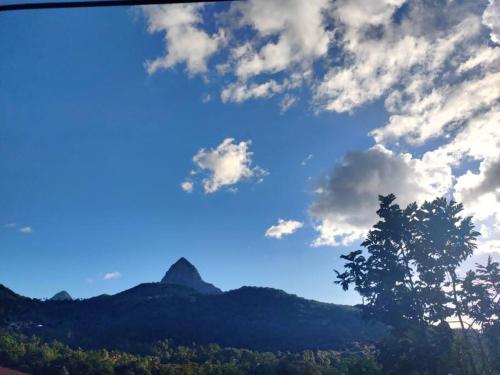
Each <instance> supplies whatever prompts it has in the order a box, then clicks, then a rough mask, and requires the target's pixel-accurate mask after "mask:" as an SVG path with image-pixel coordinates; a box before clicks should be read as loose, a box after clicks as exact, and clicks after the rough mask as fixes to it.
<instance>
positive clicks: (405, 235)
mask: <svg viewBox="0 0 500 375" xmlns="http://www.w3.org/2000/svg"><path fill="white" fill-rule="evenodd" d="M395 199H396V197H395V196H394V195H393V194H390V195H388V196H380V197H379V201H380V207H379V209H378V211H377V215H378V216H379V218H380V220H379V221H378V222H377V223H376V224H375V225H374V226H373V228H372V229H371V230H370V231H369V233H368V235H367V237H366V239H365V241H364V242H363V243H362V244H361V246H362V247H364V250H356V251H353V252H351V253H349V254H347V255H342V256H341V258H343V259H345V260H346V261H347V262H346V263H345V265H344V267H345V271H344V272H342V273H340V272H338V271H336V272H337V281H336V282H337V283H338V284H340V285H341V286H342V287H343V289H344V290H347V289H348V288H349V286H350V285H354V289H355V290H356V291H357V292H358V293H360V295H361V296H362V298H363V305H362V312H363V315H364V316H365V317H366V318H368V319H370V320H377V321H381V322H383V323H385V324H386V325H387V326H388V327H389V329H390V332H391V334H392V335H394V337H395V338H396V340H397V341H398V344H397V345H396V346H398V345H402V344H403V343H405V345H406V348H407V349H408V350H407V352H406V353H405V354H404V357H405V358H407V362H408V363H409V365H410V366H414V367H415V368H416V369H417V370H418V371H421V372H424V373H425V372H429V373H432V372H433V371H435V370H436V368H437V366H441V365H440V364H439V363H440V362H441V359H442V358H443V357H447V356H449V355H450V353H444V352H443V350H442V349H443V348H450V350H451V342H452V340H453V335H451V334H443V333H444V332H451V331H450V328H449V325H448V323H447V319H448V318H450V317H452V316H454V315H456V316H458V318H459V320H460V321H461V322H462V329H463V330H464V332H465V326H464V324H463V319H462V314H463V312H462V309H461V301H460V297H459V293H458V289H457V288H458V284H459V279H458V277H457V272H456V271H457V268H458V267H459V266H460V264H461V263H462V262H463V261H464V260H465V259H467V258H468V257H469V256H470V255H472V253H473V251H474V249H475V248H476V239H477V237H478V236H479V233H478V232H476V231H475V230H474V226H473V224H472V219H471V218H470V217H466V218H463V217H462V216H461V215H460V214H461V212H462V210H463V207H462V205H461V204H458V203H456V202H454V201H447V200H446V199H444V198H437V199H435V200H433V201H431V202H424V203H423V204H422V205H421V206H418V205H417V204H416V203H411V204H409V205H408V206H407V207H406V208H404V209H402V208H400V207H399V205H397V204H395V203H394V201H395ZM436 331H438V332H441V334H439V335H438V336H436V334H435V333H436ZM436 337H441V338H444V339H446V340H447V341H446V342H443V340H436ZM389 344H390V343H389V342H387V345H386V348H388V347H393V346H394V345H389ZM393 344H394V343H393ZM411 345H413V347H411ZM424 353H425V355H426V360H425V361H422V357H421V355H422V354H424ZM400 354H401V355H403V354H402V353H400ZM389 357H390V356H389ZM468 362H469V364H468V365H469V366H470V370H468V371H469V373H477V371H476V370H475V365H474V361H473V359H472V355H470V353H469V361H468ZM405 366H406V365H405ZM394 371H395V372H398V371H401V370H394ZM406 371H408V369H407V370H406Z"/></svg>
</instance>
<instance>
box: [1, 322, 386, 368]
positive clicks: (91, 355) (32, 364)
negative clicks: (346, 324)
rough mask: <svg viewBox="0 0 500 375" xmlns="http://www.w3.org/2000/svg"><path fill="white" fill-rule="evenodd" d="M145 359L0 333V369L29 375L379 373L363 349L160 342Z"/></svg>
mask: <svg viewBox="0 0 500 375" xmlns="http://www.w3.org/2000/svg"><path fill="white" fill-rule="evenodd" d="M149 350H150V353H151V354H150V355H133V354H129V353H124V352H119V351H107V350H104V349H103V350H82V349H71V348H69V347H68V346H66V345H65V344H63V343H61V342H57V341H54V342H52V343H44V342H42V341H41V340H40V339H38V338H36V337H34V336H33V337H30V338H28V337H26V336H23V335H20V334H16V333H13V332H9V331H6V330H0V364H2V365H4V366H8V367H10V368H15V369H18V370H21V371H25V372H27V373H32V374H42V375H44V374H47V375H49V374H50V375H53V374H54V375H56V374H60V375H63V374H64V375H65V374H72V375H93V374H95V375H108V374H109V375H112V374H123V375H125V374H127V375H128V374H130V375H132V374H140V375H148V374H158V375H160V374H162V375H163V374H165V375H166V374H179V375H180V374H186V375H187V374H192V375H195V374H228V375H229V374H234V375H237V374H269V375H274V374H291V375H293V374H297V375H301V374H304V375H307V374H311V375H313V374H332V375H341V374H360V375H361V374H366V375H371V374H374V375H375V374H380V372H379V367H378V365H377V364H376V363H375V360H374V358H373V355H372V353H371V352H370V350H368V349H362V348H360V349H359V350H356V351H348V352H338V351H319V350H318V351H303V352H298V353H290V352H278V353H271V352H257V351H251V350H245V349H234V348H222V347H220V346H219V345H215V344H212V345H206V346H174V345H172V343H171V342H169V341H168V340H167V341H162V342H159V343H157V344H155V345H152V346H151V347H150V348H149Z"/></svg>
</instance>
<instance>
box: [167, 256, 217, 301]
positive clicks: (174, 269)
mask: <svg viewBox="0 0 500 375" xmlns="http://www.w3.org/2000/svg"><path fill="white" fill-rule="evenodd" d="M161 282H162V283H163V284H175V285H183V286H187V287H189V288H192V289H194V290H196V291H198V292H200V293H201V294H220V293H222V290H220V289H219V288H217V287H215V286H214V285H212V284H209V283H207V282H205V281H203V279H202V278H201V276H200V273H199V272H198V270H197V269H196V267H195V266H193V265H192V264H191V263H190V262H189V261H188V260H187V259H186V258H184V257H182V258H180V259H179V260H178V261H177V262H175V263H174V264H173V265H172V266H171V267H170V268H169V270H168V271H167V273H166V274H165V276H164V277H163V279H161Z"/></svg>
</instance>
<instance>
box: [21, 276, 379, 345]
mask: <svg viewBox="0 0 500 375" xmlns="http://www.w3.org/2000/svg"><path fill="white" fill-rule="evenodd" d="M16 320H17V321H32V322H35V323H36V325H30V326H29V327H28V328H26V329H25V330H27V331H29V332H27V333H36V334H37V335H40V336H42V337H45V338H57V339H59V340H62V341H65V342H67V343H69V344H72V345H77V346H82V347H93V348H99V347H108V348H119V349H126V350H132V351H137V350H140V348H141V347H142V346H144V345H148V344H151V343H153V342H156V341H158V340H163V339H167V338H168V339H173V340H174V341H175V342H176V343H178V344H191V343H193V342H196V343H199V344H207V343H218V344H220V345H223V346H233V347H240V348H249V349H257V350H273V351H275V350H303V349H340V348H346V347H349V346H351V345H352V344H353V343H354V342H356V341H358V342H369V341H372V340H376V339H377V338H379V337H380V335H381V334H382V332H383V329H382V327H381V326H380V325H376V326H369V325H366V324H365V323H364V322H362V321H361V319H360V316H359V312H358V311H357V310H356V309H355V308H354V307H350V306H340V305H334V304H327V303H320V302H316V301H311V300H306V299H304V298H300V297H297V296H295V295H290V294H287V293H285V292H283V291H280V290H276V289H271V288H256V287H243V288H240V289H236V290H232V291H229V292H225V293H221V294H211V295H204V294H201V293H199V292H197V291H195V290H194V289H190V288H187V287H185V286H180V285H173V284H172V285H170V284H163V283H148V284H140V285H138V286H136V287H134V288H131V289H129V290H126V291H123V292H121V293H118V294H115V295H113V296H103V297H96V298H91V299H87V300H80V301H44V302H34V301H33V302H32V307H31V308H30V309H27V310H24V311H22V312H21V313H20V314H18V315H17V316H16ZM24 326H26V325H24ZM33 326H35V327H36V328H32V327H33Z"/></svg>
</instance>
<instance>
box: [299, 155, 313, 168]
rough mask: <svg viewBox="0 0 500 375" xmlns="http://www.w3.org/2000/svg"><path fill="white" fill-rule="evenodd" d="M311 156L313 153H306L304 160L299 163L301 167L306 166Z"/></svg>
mask: <svg viewBox="0 0 500 375" xmlns="http://www.w3.org/2000/svg"><path fill="white" fill-rule="evenodd" d="M313 157H314V155H313V154H309V155H307V157H306V158H305V159H304V160H302V162H301V163H300V165H302V166H303V167H304V166H306V165H307V163H309V162H310V161H311V159H312V158H313Z"/></svg>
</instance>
